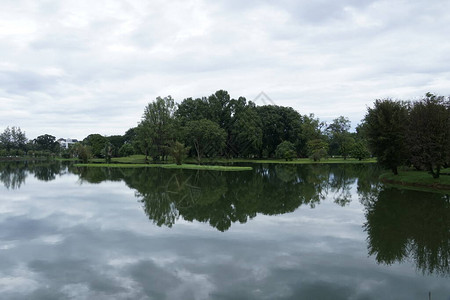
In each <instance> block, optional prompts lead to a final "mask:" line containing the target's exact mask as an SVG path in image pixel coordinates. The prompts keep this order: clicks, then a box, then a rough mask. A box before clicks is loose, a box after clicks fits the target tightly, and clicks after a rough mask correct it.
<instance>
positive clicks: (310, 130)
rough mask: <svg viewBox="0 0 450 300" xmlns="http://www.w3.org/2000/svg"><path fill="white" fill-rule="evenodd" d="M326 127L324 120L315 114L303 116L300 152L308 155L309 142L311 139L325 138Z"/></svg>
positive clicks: (305, 155) (303, 155)
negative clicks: (324, 130)
mask: <svg viewBox="0 0 450 300" xmlns="http://www.w3.org/2000/svg"><path fill="white" fill-rule="evenodd" d="M325 127H326V124H325V123H324V122H321V121H320V120H319V119H318V118H316V117H315V116H314V114H309V116H308V115H303V116H302V117H301V125H300V132H301V133H300V139H299V140H298V144H299V150H300V151H299V154H300V156H302V157H307V156H308V147H307V143H308V142H309V141H311V140H317V139H323V138H324V137H325V136H324V133H323V129H324V128H325Z"/></svg>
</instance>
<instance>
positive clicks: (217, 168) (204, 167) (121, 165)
mask: <svg viewBox="0 0 450 300" xmlns="http://www.w3.org/2000/svg"><path fill="white" fill-rule="evenodd" d="M74 166H75V167H94V168H164V169H188V170H208V171H249V170H251V169H252V168H251V167H228V166H209V165H193V164H182V165H176V164H130V163H117V164H103V163H93V164H92V163H89V164H75V165H74Z"/></svg>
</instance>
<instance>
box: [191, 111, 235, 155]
mask: <svg viewBox="0 0 450 300" xmlns="http://www.w3.org/2000/svg"><path fill="white" fill-rule="evenodd" d="M226 137H227V135H226V132H225V130H223V129H222V128H220V126H219V125H218V124H217V123H214V122H213V121H210V120H206V119H202V120H198V121H191V122H189V123H187V125H186V142H187V143H190V145H192V148H193V149H194V150H195V152H196V155H197V159H198V160H199V161H200V160H201V159H202V157H204V156H205V155H206V156H209V157H214V156H216V155H218V154H221V152H222V150H223V148H224V147H225V141H226Z"/></svg>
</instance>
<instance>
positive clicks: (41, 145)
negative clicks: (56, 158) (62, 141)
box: [33, 134, 60, 153]
mask: <svg viewBox="0 0 450 300" xmlns="http://www.w3.org/2000/svg"><path fill="white" fill-rule="evenodd" d="M33 142H34V144H35V145H36V149H37V150H41V151H42V150H47V151H50V152H53V153H55V152H57V151H58V150H59V148H60V147H59V143H58V142H57V141H56V138H55V137H54V136H53V135H49V134H43V135H40V136H38V137H37V138H35V139H34V141H33Z"/></svg>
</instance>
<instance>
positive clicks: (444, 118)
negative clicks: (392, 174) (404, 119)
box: [407, 93, 450, 178]
mask: <svg viewBox="0 0 450 300" xmlns="http://www.w3.org/2000/svg"><path fill="white" fill-rule="evenodd" d="M448 102H449V100H448V99H445V98H444V97H442V96H441V97H439V96H435V95H433V94H430V93H428V94H427V95H426V97H425V98H424V99H422V100H421V101H418V102H416V103H414V104H413V106H412V109H411V112H410V116H409V118H410V125H409V128H408V135H407V136H408V139H407V141H408V145H409V149H410V153H411V156H410V161H411V163H412V164H413V165H414V166H416V167H417V168H422V169H425V170H427V171H429V172H430V173H431V174H432V175H433V177H434V178H439V173H440V169H441V168H442V167H443V166H444V165H445V164H446V163H448V158H449V155H450V111H449V109H448Z"/></svg>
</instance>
